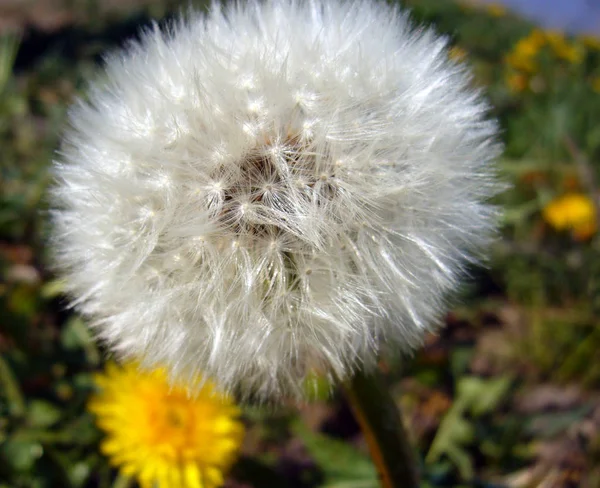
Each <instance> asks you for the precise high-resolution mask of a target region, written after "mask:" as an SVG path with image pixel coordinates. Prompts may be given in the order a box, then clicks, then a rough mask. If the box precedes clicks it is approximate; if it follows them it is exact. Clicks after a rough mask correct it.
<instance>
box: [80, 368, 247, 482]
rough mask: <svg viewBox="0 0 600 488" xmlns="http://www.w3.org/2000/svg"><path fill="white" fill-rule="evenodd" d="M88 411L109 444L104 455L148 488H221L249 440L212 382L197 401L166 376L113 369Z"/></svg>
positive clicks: (99, 380)
mask: <svg viewBox="0 0 600 488" xmlns="http://www.w3.org/2000/svg"><path fill="white" fill-rule="evenodd" d="M95 382H96V385H97V386H98V387H99V392H98V393H97V394H95V395H94V396H93V397H92V399H91V401H90V403H89V406H88V409H89V410H90V411H91V412H92V413H94V414H95V415H96V417H97V424H98V426H99V427H100V428H101V429H102V430H104V431H105V433H106V439H105V441H104V442H103V443H102V444H101V450H102V452H103V453H104V454H106V455H107V456H108V458H109V459H110V461H111V463H112V464H114V465H115V466H118V467H119V468H120V469H121V471H122V473H123V474H124V475H126V476H131V477H135V478H136V479H137V480H138V481H139V483H140V486H141V487H142V488H215V487H219V486H221V485H222V484H223V483H224V475H225V473H226V471H227V470H228V469H229V468H230V467H231V465H232V464H233V462H234V461H235V458H236V456H237V453H238V451H239V447H240V444H241V441H242V437H243V435H244V429H243V426H242V424H241V423H240V422H239V420H238V418H239V415H240V411H239V409H238V408H237V407H236V406H235V405H234V404H233V403H232V401H231V400H230V399H229V398H228V397H225V396H222V395H218V394H217V393H216V392H215V390H214V387H213V385H212V384H211V383H209V382H206V383H205V384H204V385H203V386H202V387H201V388H200V390H199V392H198V393H197V394H196V393H194V395H193V396H191V395H190V393H189V390H188V389H186V388H185V387H184V386H182V385H171V384H170V383H169V382H168V378H167V374H166V372H165V370H163V369H156V370H153V371H150V372H147V371H142V370H139V369H138V365H137V364H135V363H127V364H125V365H123V366H118V365H116V364H112V363H111V364H109V365H108V366H107V367H106V370H105V372H104V373H101V374H98V375H97V376H96V379H95Z"/></svg>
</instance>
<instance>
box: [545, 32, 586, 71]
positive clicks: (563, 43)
mask: <svg viewBox="0 0 600 488" xmlns="http://www.w3.org/2000/svg"><path fill="white" fill-rule="evenodd" d="M546 39H547V40H548V44H549V45H550V47H551V48H552V50H553V51H554V53H555V54H556V56H558V57H559V58H561V59H564V60H565V61H568V62H569V63H573V64H579V63H581V62H582V61H583V54H584V53H583V50H582V49H580V47H579V46H577V45H576V44H575V43H569V42H567V40H566V38H565V35H564V34H563V33H562V32H559V31H549V32H546Z"/></svg>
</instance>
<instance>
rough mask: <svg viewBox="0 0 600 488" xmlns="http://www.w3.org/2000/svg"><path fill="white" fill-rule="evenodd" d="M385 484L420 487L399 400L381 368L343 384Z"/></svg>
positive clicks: (397, 487)
mask: <svg viewBox="0 0 600 488" xmlns="http://www.w3.org/2000/svg"><path fill="white" fill-rule="evenodd" d="M344 389H345V392H346V396H347V398H348V400H349V402H350V406H351V407H352V410H353V412H354V415H355V416H356V418H357V420H358V422H359V424H360V427H361V429H362V431H363V433H364V435H365V439H366V441H367V444H368V446H369V451H370V452H371V457H372V458H373V462H374V463H375V465H376V467H377V471H378V472H379V476H380V479H381V484H382V486H383V487H384V488H400V487H402V488H418V487H419V474H418V469H417V463H416V459H415V455H414V452H413V450H412V447H411V445H410V442H409V440H408V435H407V432H406V430H405V429H404V426H403V425H402V419H401V417H400V410H399V408H398V405H396V402H395V401H394V399H393V398H392V396H391V395H390V393H389V391H388V388H387V385H386V383H385V381H384V378H383V377H382V375H381V373H380V372H379V371H375V372H373V373H371V374H369V375H367V374H365V373H364V372H362V371H359V372H357V373H356V374H355V376H354V378H352V379H351V380H350V381H349V382H348V383H347V384H346V385H345V387H344Z"/></svg>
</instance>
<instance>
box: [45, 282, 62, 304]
mask: <svg viewBox="0 0 600 488" xmlns="http://www.w3.org/2000/svg"><path fill="white" fill-rule="evenodd" d="M64 288H65V282H64V281H63V280H52V281H49V282H48V283H45V284H44V285H43V286H42V288H41V290H40V295H41V296H42V298H45V299H46V300H51V299H52V298H56V297H57V296H59V295H61V294H62V293H63V292H64Z"/></svg>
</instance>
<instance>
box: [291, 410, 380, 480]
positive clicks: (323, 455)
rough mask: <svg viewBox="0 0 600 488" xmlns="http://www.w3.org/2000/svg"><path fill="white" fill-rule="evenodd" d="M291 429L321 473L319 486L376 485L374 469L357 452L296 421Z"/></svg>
mask: <svg viewBox="0 0 600 488" xmlns="http://www.w3.org/2000/svg"><path fill="white" fill-rule="evenodd" d="M292 430H293V432H294V433H295V434H296V435H297V436H298V437H300V439H302V441H303V442H304V445H305V446H306V449H307V450H308V452H309V453H310V455H311V456H312V457H313V459H314V460H315V462H316V463H317V464H318V465H319V467H320V468H321V470H322V471H323V473H324V475H325V482H326V483H325V484H324V485H323V486H326V487H328V488H333V487H334V486H335V487H338V488H341V487H342V486H343V487H345V488H351V487H353V488H359V487H365V488H366V487H371V486H372V487H374V488H375V487H377V486H379V484H378V477H377V470H376V469H375V466H374V465H373V463H372V462H371V460H370V459H369V458H368V457H367V456H365V455H364V454H362V453H361V452H360V451H358V450H357V449H355V448H353V447H351V446H349V445H348V444H347V443H345V442H341V441H338V440H336V439H332V438H330V437H327V436H325V435H323V434H318V433H315V432H311V431H310V430H309V429H308V428H307V427H306V426H305V425H304V424H302V423H301V422H300V421H297V422H294V424H293V425H292ZM341 483H345V484H341ZM348 483H354V484H348ZM359 483H361V484H359Z"/></svg>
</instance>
